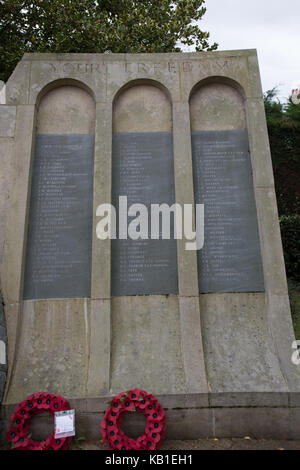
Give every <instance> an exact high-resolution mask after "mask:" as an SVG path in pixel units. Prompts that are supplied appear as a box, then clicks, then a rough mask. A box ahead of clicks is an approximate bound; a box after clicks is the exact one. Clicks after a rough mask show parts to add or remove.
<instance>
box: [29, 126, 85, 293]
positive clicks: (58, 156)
mask: <svg viewBox="0 0 300 470" xmlns="http://www.w3.org/2000/svg"><path fill="white" fill-rule="evenodd" d="M93 160H94V136H92V135H37V137H36V154H35V160H34V168H33V177H32V191H31V204H30V217H29V229H28V243H27V260H26V272H25V283H24V298H25V299H44V298H68V297H89V296H90V282H91V252H92V245H91V244H92V215H93V214H92V201H93Z"/></svg>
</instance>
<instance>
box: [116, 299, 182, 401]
mask: <svg viewBox="0 0 300 470" xmlns="http://www.w3.org/2000/svg"><path fill="white" fill-rule="evenodd" d="M111 315H112V345H111V348H112V350H111V391H112V393H119V392H120V391H122V390H130V389H131V388H136V387H141V388H145V390H151V391H152V393H155V394H158V393H168V391H170V392H171V393H183V392H186V391H187V386H186V384H185V377H184V368H183V363H182V357H181V345H180V342H181V338H180V317H179V315H180V314H179V305H178V298H177V297H176V296H174V295H170V296H159V295H158V296H131V297H130V296H129V297H113V298H112V312H111Z"/></svg>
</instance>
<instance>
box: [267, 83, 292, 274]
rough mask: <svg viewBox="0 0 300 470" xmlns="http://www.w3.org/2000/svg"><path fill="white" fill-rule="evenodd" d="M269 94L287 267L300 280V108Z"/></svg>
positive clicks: (269, 116) (274, 165) (276, 184)
mask: <svg viewBox="0 0 300 470" xmlns="http://www.w3.org/2000/svg"><path fill="white" fill-rule="evenodd" d="M276 95H277V90H276V88H274V89H273V90H269V91H267V92H266V93H265V96H264V101H265V109H266V116H267V124H268V131H269V139H270V146H271V154H272V161H273V168H274V177H275V188H276V196H277V203H278V210H279V215H280V228H281V235H282V242H283V251H284V258H285V265H286V270H287V274H288V276H289V277H291V278H294V279H296V280H298V281H299V280H300V256H299V253H300V185H299V181H300V104H294V103H293V101H292V99H291V97H290V98H289V100H288V101H287V103H281V102H280V101H279V100H278V99H277V98H276Z"/></svg>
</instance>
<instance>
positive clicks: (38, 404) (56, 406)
mask: <svg viewBox="0 0 300 470" xmlns="http://www.w3.org/2000/svg"><path fill="white" fill-rule="evenodd" d="M66 409H70V405H69V403H68V402H67V401H66V400H65V399H64V398H63V397H60V396H58V395H53V394H51V393H43V392H41V393H36V394H32V395H30V396H29V397H27V399H26V400H23V401H22V402H21V403H20V404H19V405H18V406H17V407H16V409H15V413H13V414H12V415H11V420H12V423H13V424H15V425H17V426H12V427H11V429H10V430H9V432H8V433H7V436H6V437H7V440H8V441H10V442H12V443H13V444H14V447H15V448H16V449H17V450H47V449H51V450H60V449H61V448H63V447H64V448H65V447H66V446H67V444H68V442H70V440H71V438H61V439H55V438H54V434H52V435H51V436H49V437H48V438H47V439H46V440H45V441H42V442H36V441H33V440H32V439H30V438H29V437H28V433H29V424H30V419H31V418H32V417H33V416H35V415H38V414H41V413H42V412H43V411H48V412H49V413H50V414H52V415H54V413H55V411H62V410H66ZM58 441H59V442H58Z"/></svg>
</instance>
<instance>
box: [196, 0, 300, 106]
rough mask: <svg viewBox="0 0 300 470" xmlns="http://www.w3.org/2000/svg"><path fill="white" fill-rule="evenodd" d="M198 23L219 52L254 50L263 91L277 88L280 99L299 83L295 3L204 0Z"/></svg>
mask: <svg viewBox="0 0 300 470" xmlns="http://www.w3.org/2000/svg"><path fill="white" fill-rule="evenodd" d="M206 8H207V12H206V14H205V15H204V17H203V20H202V21H201V23H200V26H201V29H203V30H205V31H209V32H210V35H211V42H217V43H218V44H219V50H232V49H257V52H258V58H259V64H260V70H261V76H262V84H263V89H264V91H266V90H269V89H271V88H273V87H274V86H277V85H279V91H280V98H281V99H285V98H287V97H288V96H289V95H290V94H291V90H292V84H293V82H295V81H297V80H300V53H299V49H300V27H299V22H300V1H299V0H285V1H284V2H283V1H282V0H265V1H263V0H250V1H245V0H244V1H243V0H206Z"/></svg>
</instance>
